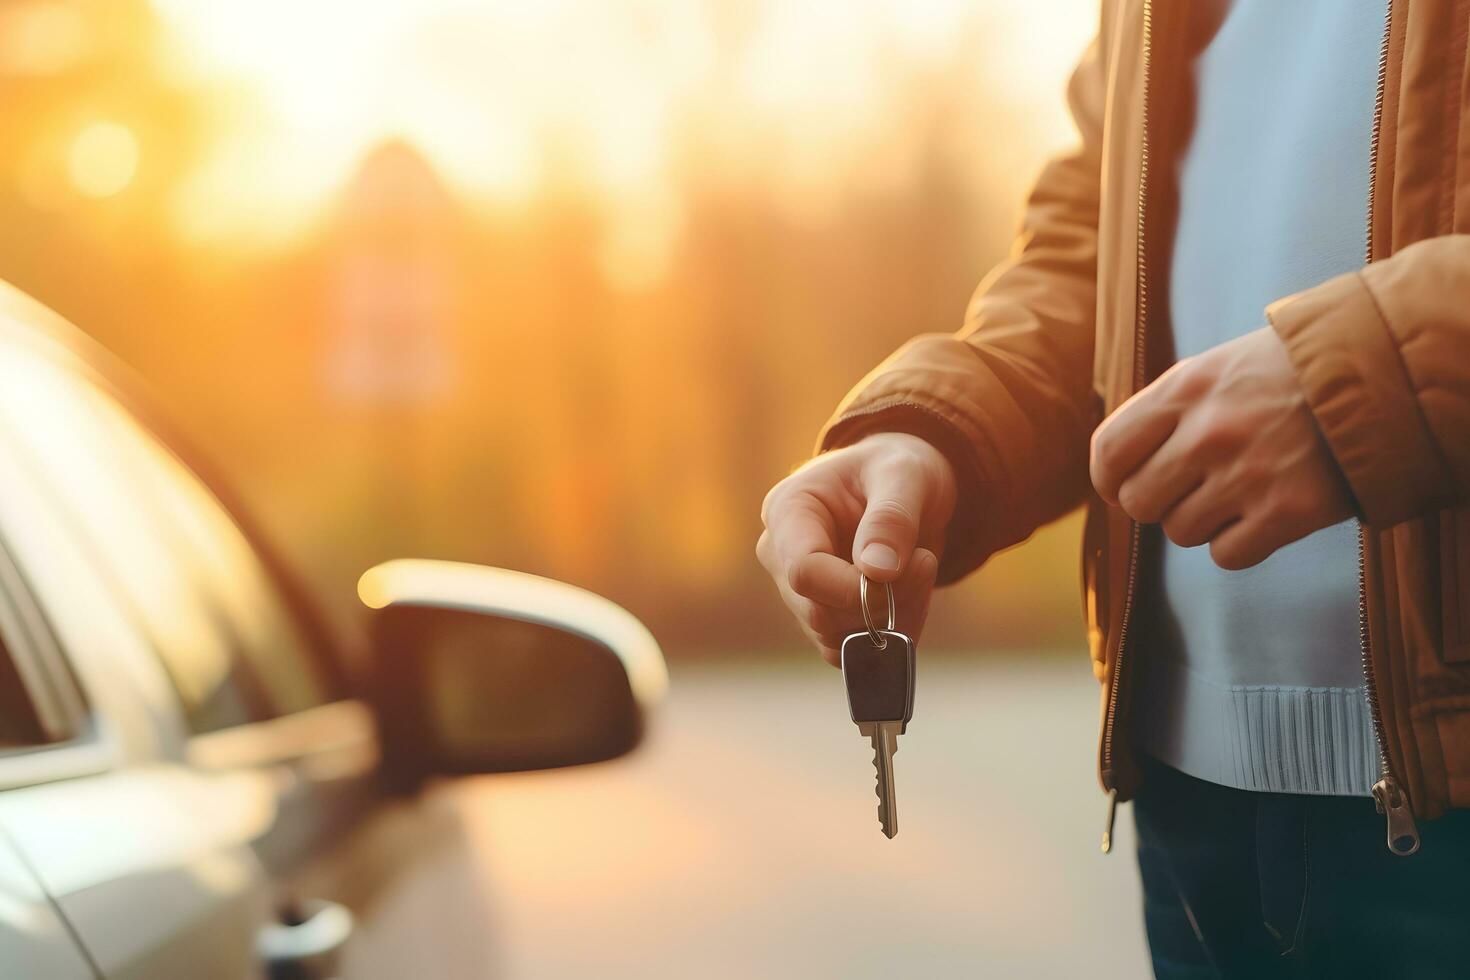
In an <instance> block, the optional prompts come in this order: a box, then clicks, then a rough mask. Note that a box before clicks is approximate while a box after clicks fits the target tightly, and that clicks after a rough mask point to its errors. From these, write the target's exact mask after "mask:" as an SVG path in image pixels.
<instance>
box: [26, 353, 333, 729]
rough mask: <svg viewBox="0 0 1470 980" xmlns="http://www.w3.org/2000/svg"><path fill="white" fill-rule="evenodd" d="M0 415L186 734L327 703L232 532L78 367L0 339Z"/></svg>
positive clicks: (284, 615)
mask: <svg viewBox="0 0 1470 980" xmlns="http://www.w3.org/2000/svg"><path fill="white" fill-rule="evenodd" d="M0 424H3V425H4V426H5V428H6V430H7V432H8V434H9V435H10V436H11V438H12V441H13V442H14V443H15V444H16V445H17V447H18V448H19V449H20V450H21V453H22V458H23V460H24V461H25V463H26V464H27V465H28V466H29V467H30V468H32V469H33V470H34V475H35V477H36V479H37V481H38V482H39V483H42V484H44V485H45V487H46V488H47V490H48V491H49V493H50V494H51V495H52V496H53V497H54V499H55V501H56V503H57V505H58V506H59V507H61V508H63V509H64V510H65V511H66V513H67V516H68V518H69V519H70V521H71V522H72V523H73V524H74V525H75V527H76V530H77V533H78V536H79V537H80V538H82V539H83V541H84V542H85V544H86V546H87V547H88V548H89V549H90V550H91V552H92V554H91V555H90V556H89V557H90V560H91V561H92V562H93V563H95V564H96V565H97V566H98V567H99V568H98V570H99V572H100V573H101V574H104V575H106V576H107V577H108V579H109V581H110V584H111V586H112V588H113V589H114V590H115V591H116V592H118V593H120V594H121V596H122V597H123V599H124V600H125V601H126V604H127V606H128V607H129V609H130V610H131V611H132V613H133V615H134V616H135V617H136V618H137V619H138V620H139V622H140V626H141V627H142V628H143V629H144V631H145V632H146V633H147V635H148V637H149V639H150V641H151V643H152V644H153V646H154V647H155V648H156V650H157V652H158V654H159V656H160V657H161V659H162V660H163V663H164V666H165V667H166V669H167V671H168V674H169V676H170V678H171V679H172V680H173V683H174V686H175V687H176V688H177V690H178V693H179V697H180V698H181V700H182V701H183V705H184V709H185V713H186V715H187V717H188V721H189V724H190V727H191V728H192V729H193V730H194V731H196V732H204V731H212V730H215V729H218V728H223V727H228V726H231V725H236V724H241V723H243V722H248V721H253V720H260V719H263V718H269V717H275V716H277V715H281V714H285V713H289V712H293V711H298V710H301V709H303V708H308V707H312V706H314V705H317V704H321V703H323V702H325V701H326V700H329V699H330V692H329V687H328V684H327V681H326V679H325V678H324V677H323V676H322V673H321V671H320V670H319V669H318V667H317V664H316V662H315V660H314V659H313V658H312V657H311V656H310V652H309V650H308V648H307V647H308V644H307V641H306V638H305V636H304V634H303V633H302V631H301V629H300V626H299V624H298V623H297V622H296V621H295V620H294V618H293V617H292V615H291V614H290V612H289V610H288V608H287V606H286V605H285V603H284V602H283V600H282V598H281V596H280V595H279V593H278V591H277V590H276V588H275V586H274V584H273V582H272V580H271V578H270V576H269V574H268V573H267V571H266V569H265V568H264V566H263V565H262V564H261V562H260V561H259V559H258V558H257V556H256V555H255V553H254V551H253V549H252V548H251V546H250V543H249V541H248V540H247V539H246V537H245V535H244V534H243V533H242V532H241V530H240V529H239V527H238V526H237V525H236V524H235V522H234V521H233V520H232V519H231V517H230V516H229V514H228V513H227V512H226V511H225V510H224V508H223V507H222V506H221V505H220V504H219V502H218V501H217V500H216V499H215V498H214V496H213V494H211V493H210V492H209V490H208V489H207V488H206V487H205V486H204V484H203V483H202V482H201V481H200V480H199V479H198V478H197V477H196V476H195V475H194V474H193V473H192V472H190V471H189V470H188V469H187V468H186V467H185V466H184V465H183V463H182V462H181V461H180V460H179V459H178V458H177V457H176V456H174V454H173V453H171V452H170V451H169V450H168V449H167V448H166V447H165V446H163V445H162V444H161V443H160V442H159V441H158V440H157V439H156V438H154V437H153V436H152V435H151V434H150V433H149V432H147V431H146V430H145V429H144V428H143V427H142V426H141V425H140V424H139V423H138V421H137V420H136V419H135V418H134V417H133V416H132V415H131V414H130V413H128V412H127V411H126V410H125V409H124V408H123V407H122V406H121V405H120V404H118V402H117V401H116V400H114V399H113V398H112V397H111V396H110V395H108V394H107V393H106V392H104V391H103V390H102V389H101V388H99V387H98V386H97V385H96V384H94V383H93V382H92V381H91V379H90V378H89V377H87V376H86V375H85V374H83V373H82V370H81V368H80V366H78V367H77V368H76V369H72V368H71V367H70V366H69V365H66V364H64V363H61V362H60V361H59V360H57V359H55V358H52V357H50V356H47V354H45V353H43V352H41V351H37V350H31V349H29V348H27V347H24V346H20V345H16V344H0Z"/></svg>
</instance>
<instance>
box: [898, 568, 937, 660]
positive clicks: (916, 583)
mask: <svg viewBox="0 0 1470 980" xmlns="http://www.w3.org/2000/svg"><path fill="white" fill-rule="evenodd" d="M938 577H939V558H938V556H937V555H935V554H934V552H932V551H930V550H929V549H927V548H918V549H916V550H915V551H914V557H913V561H912V562H911V563H910V564H909V574H908V575H906V576H905V581H904V583H903V587H902V588H900V589H897V590H896V591H897V593H898V595H897V599H898V629H899V630H900V631H901V632H903V633H907V634H908V635H909V636H910V637H912V638H913V639H914V640H915V641H916V642H917V640H918V639H919V634H921V633H923V632H924V624H925V622H927V621H928V619H929V603H930V600H931V599H933V597H934V582H935V580H936V579H937V578H938Z"/></svg>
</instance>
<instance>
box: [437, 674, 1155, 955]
mask: <svg viewBox="0 0 1470 980" xmlns="http://www.w3.org/2000/svg"><path fill="white" fill-rule="evenodd" d="M919 678H920V687H919V691H918V698H917V710H916V714H915V720H914V722H913V724H912V725H911V726H910V730H909V734H908V735H907V736H905V737H904V739H903V741H902V743H901V749H902V751H901V752H900V753H899V754H898V757H897V761H896V765H897V770H898V777H899V787H900V791H901V792H900V812H901V815H902V822H901V827H902V832H901V833H900V834H899V836H898V838H897V839H895V840H893V841H888V840H885V839H884V838H883V837H882V835H881V834H880V833H879V832H878V827H877V818H876V812H875V803H876V801H875V798H874V796H873V792H872V770H871V766H870V761H869V760H870V757H871V756H870V752H869V749H868V747H867V745H866V743H865V741H864V740H863V739H861V738H860V737H859V736H858V734H857V730H856V729H855V728H854V727H853V726H852V725H851V723H850V722H848V721H847V718H846V714H845V705H844V703H843V698H842V693H841V685H840V680H839V677H838V675H837V673H836V672H834V671H831V670H830V669H829V668H826V667H824V666H822V665H820V664H817V663H814V662H812V661H810V660H800V661H793V663H792V664H791V665H790V666H768V667H760V666H751V665H749V664H725V665H699V666H689V667H684V668H681V669H679V670H677V671H676V673H675V677H674V688H673V692H674V693H673V696H672V698H671V700H670V702H669V704H668V705H667V706H666V710H664V711H663V713H662V714H661V716H660V718H659V719H658V727H657V729H656V730H655V731H654V732H653V735H652V738H651V740H650V742H649V744H648V745H647V747H646V748H644V749H643V750H641V751H640V752H639V753H638V754H637V755H635V756H634V757H632V758H630V759H627V760H623V761H620V762H616V763H612V764H608V765H604V766H597V767H592V768H590V769H584V770H569V771H561V772H551V773H537V774H529V775H521V776H510V777H489V778H483V779H476V780H469V781H463V782H460V783H457V784H454V785H453V786H450V787H447V788H446V789H445V790H444V792H445V794H446V796H447V798H448V799H447V802H450V803H451V805H452V807H453V808H454V809H456V810H458V811H459V813H460V814H461V815H462V817H463V819H464V821H465V823H466V827H467V830H468V835H469V839H470V846H471V849H472V852H473V853H474V854H475V855H476V861H475V863H476V864H478V865H480V866H481V867H480V870H481V872H482V873H481V874H479V875H477V877H478V879H479V882H480V886H481V888H482V889H483V890H484V891H485V894H484V895H483V897H484V899H485V907H487V908H488V909H489V910H490V912H491V915H492V917H493V918H494V920H495V921H494V925H493V927H492V928H493V935H494V937H495V938H494V939H493V941H492V942H491V945H493V947H494V955H493V959H494V961H495V962H496V963H497V964H498V967H497V969H496V971H495V972H496V973H498V974H503V975H505V976H507V977H510V978H512V980H560V978H573V977H576V978H581V977H598V978H602V980H617V978H634V977H637V978H643V980H647V978H665V977H668V978H676V977H677V978H684V977H694V976H699V977H702V978H714V980H720V978H741V980H747V978H756V977H760V978H787V977H790V978H826V977H840V978H844V980H847V978H853V980H863V978H869V977H871V978H879V977H882V978H891V977H905V978H931V977H937V978H945V977H1006V978H1024V977H1037V978H1041V977H1046V978H1052V977H1071V976H1082V975H1084V974H1085V975H1086V976H1088V977H1089V978H1092V980H1102V978H1110V977H1118V978H1124V977H1127V978H1136V977H1143V976H1147V974H1148V971H1147V968H1146V965H1145V964H1146V960H1145V953H1144V946H1143V940H1142V937H1141V924H1140V919H1139V911H1138V886H1137V882H1136V877H1135V871H1134V867H1133V862H1132V853H1131V850H1132V832H1131V831H1132V828H1131V821H1130V820H1129V819H1128V816H1127V814H1126V813H1124V814H1121V815H1120V820H1119V824H1120V828H1121V829H1122V835H1121V836H1122V839H1121V840H1120V842H1119V846H1118V848H1117V850H1116V851H1115V853H1114V854H1113V855H1111V856H1109V857H1104V856H1102V855H1101V854H1099V853H1098V849H1097V843H1098V837H1099V834H1100V832H1101V829H1102V822H1103V809H1104V806H1103V798H1102V795H1101V793H1100V792H1099V791H1098V790H1097V788H1096V783H1095V779H1094V776H1093V739H1094V736H1095V729H1094V724H1095V717H1096V711H1097V693H1096V687H1095V686H1094V682H1093V680H1092V677H1091V674H1090V672H1089V670H1088V668H1087V664H1086V662H1085V661H1084V660H1083V659H1082V658H1081V656H1080V655H1078V656H1077V657H1052V658H1040V659H1037V658H1032V659H1031V660H1029V661H1027V660H993V659H992V660H988V661H985V662H980V663H966V662H957V661H949V662H944V661H934V660H931V661H930V662H927V663H923V664H922V665H921V669H920V674H919ZM508 842H515V844H514V846H509V845H508Z"/></svg>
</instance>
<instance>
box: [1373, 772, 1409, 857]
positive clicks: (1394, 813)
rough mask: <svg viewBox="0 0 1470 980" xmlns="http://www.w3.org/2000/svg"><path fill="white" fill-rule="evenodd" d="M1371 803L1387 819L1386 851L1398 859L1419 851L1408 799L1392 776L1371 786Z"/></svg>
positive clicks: (1385, 777)
mask: <svg viewBox="0 0 1470 980" xmlns="http://www.w3.org/2000/svg"><path fill="white" fill-rule="evenodd" d="M1373 803H1374V805H1376V806H1377V808H1378V812H1379V813H1381V814H1383V815H1384V816H1386V817H1387V818H1388V849H1389V850H1390V851H1392V852H1393V853H1395V854H1397V855H1398V856H1399V857H1408V856H1409V855H1410V854H1413V853H1414V852H1415V851H1417V850H1419V828H1418V826H1417V825H1415V823H1414V811H1413V810H1412V809H1411V808H1410V807H1409V798H1408V797H1407V796H1405V795H1404V793H1403V791H1402V790H1401V789H1399V784H1398V782H1396V781H1395V780H1394V778H1393V777H1392V776H1384V777H1383V778H1382V779H1380V780H1379V781H1378V782H1376V783H1374V784H1373Z"/></svg>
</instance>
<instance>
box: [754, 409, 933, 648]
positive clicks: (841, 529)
mask: <svg viewBox="0 0 1470 980" xmlns="http://www.w3.org/2000/svg"><path fill="white" fill-rule="evenodd" d="M954 507H955V476H954V470H953V469H952V468H951V466H950V464H949V461H948V460H947V459H945V458H944V455H943V454H942V453H941V452H940V451H939V450H938V449H936V448H934V447H933V446H932V445H930V444H929V443H927V442H925V441H924V440H922V439H920V438H918V437H917V436H911V435H907V434H904V433H897V432H884V433H877V434H875V435H870V436H868V437H867V438H865V439H862V440H860V441H859V442H856V443H854V444H853V445H851V446H847V447H845V448H843V449H837V450H833V451H832V452H828V453H823V454H822V455H820V456H818V457H817V458H815V459H813V460H811V461H810V462H808V463H807V464H806V465H805V466H803V467H802V468H801V469H799V470H797V471H796V472H795V473H793V474H791V475H790V476H789V477H787V478H786V479H784V480H782V481H781V482H780V483H778V484H776V486H775V487H773V488H772V490H771V492H770V493H768V494H767V495H766V500H765V504H764V506H763V507H762V509H761V517H762V519H763V521H764V522H765V528H766V529H765V531H764V533H762V534H761V537H760V541H759V543H758V544H757V545H756V554H757V555H758V556H759V558H760V560H761V564H762V565H764V566H765V568H766V571H768V572H770V574H771V577H772V578H773V579H775V581H776V588H777V589H779V590H780V592H781V598H782V599H784V600H785V602H786V605H787V606H788V607H789V608H790V609H791V612H792V614H793V615H795V616H796V620H797V622H798V623H800V624H801V626H802V629H803V630H804V631H805V632H806V634H807V636H808V637H810V638H811V640H812V642H813V643H814V644H816V646H817V649H819V650H820V651H821V653H822V656H823V658H824V659H825V660H826V661H827V662H828V663H830V664H831V665H832V666H834V667H836V666H838V665H839V663H840V656H841V655H840V650H841V647H842V641H843V639H844V638H846V637H847V636H848V635H850V634H852V633H855V632H857V631H858V630H861V629H863V628H864V624H863V613H862V610H861V606H860V599H859V595H858V586H859V574H858V573H859V570H861V572H862V574H865V575H867V576H868V578H869V579H871V580H872V581H873V582H876V583H890V584H892V586H893V590H894V596H895V600H896V602H897V612H898V622H899V623H900V624H901V625H902V626H903V627H904V629H905V631H906V632H907V633H908V635H909V636H911V637H913V638H914V639H915V640H917V639H918V637H919V633H920V631H921V630H922V629H923V625H924V619H925V617H926V616H927V615H928V612H929V596H930V593H931V592H933V590H934V578H935V575H936V574H937V573H938V571H939V557H938V556H939V553H940V552H941V550H942V548H943V544H944V533H945V529H946V528H947V527H948V525H949V521H950V517H951V516H952V515H953V513H954Z"/></svg>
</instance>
